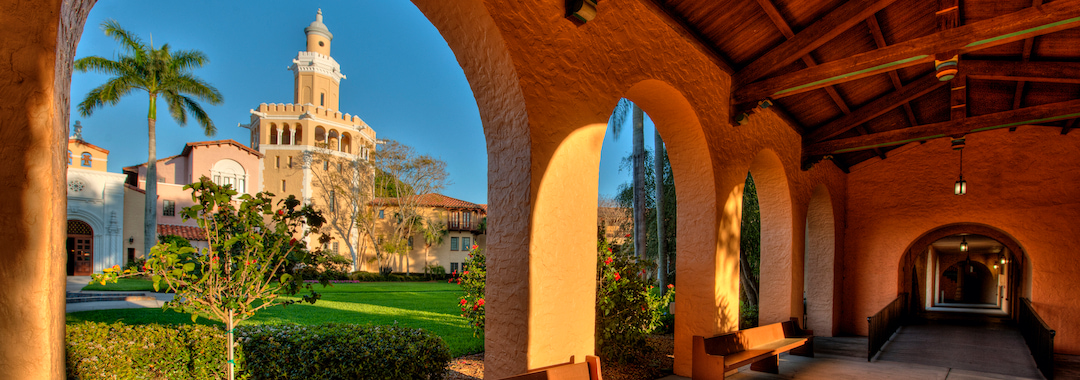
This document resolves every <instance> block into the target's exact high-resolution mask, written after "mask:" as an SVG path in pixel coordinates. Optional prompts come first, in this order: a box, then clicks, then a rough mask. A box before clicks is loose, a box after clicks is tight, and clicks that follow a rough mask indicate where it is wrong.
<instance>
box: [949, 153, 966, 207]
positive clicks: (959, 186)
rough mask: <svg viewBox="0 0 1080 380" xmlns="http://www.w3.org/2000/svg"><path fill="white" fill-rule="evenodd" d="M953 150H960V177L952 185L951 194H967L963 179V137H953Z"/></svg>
mask: <svg viewBox="0 0 1080 380" xmlns="http://www.w3.org/2000/svg"><path fill="white" fill-rule="evenodd" d="M952 147H953V150H959V151H960V179H959V180H957V181H956V184H955V185H954V186H953V194H956V195H964V194H967V181H965V180H964V139H953V141H952Z"/></svg>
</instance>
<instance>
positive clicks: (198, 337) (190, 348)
mask: <svg viewBox="0 0 1080 380" xmlns="http://www.w3.org/2000/svg"><path fill="white" fill-rule="evenodd" d="M65 344H66V349H65V352H66V357H67V365H66V367H67V377H68V378H69V379H83V380H91V379H117V378H119V379H199V380H201V379H220V378H222V377H223V374H224V372H225V366H226V362H225V331H224V330H223V329H221V328H220V327H216V326H202V325H182V326H169V325H156V324H155V325H141V326H131V325H125V324H123V323H120V322H117V323H113V324H105V323H95V322H84V323H76V324H69V325H68V326H67V339H65ZM242 356H243V355H239V356H238V358H237V363H238V364H240V365H243V360H242V359H241V358H242ZM241 378H243V376H241Z"/></svg>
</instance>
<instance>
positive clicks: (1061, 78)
mask: <svg viewBox="0 0 1080 380" xmlns="http://www.w3.org/2000/svg"><path fill="white" fill-rule="evenodd" d="M963 67H964V69H965V70H967V75H968V77H970V78H977V79H989V80H1005V81H1024V82H1044V83H1071V84H1080V62H1031V61H1028V62H1009V61H970V60H966V61H964V62H963ZM1017 108H1018V107H1017Z"/></svg>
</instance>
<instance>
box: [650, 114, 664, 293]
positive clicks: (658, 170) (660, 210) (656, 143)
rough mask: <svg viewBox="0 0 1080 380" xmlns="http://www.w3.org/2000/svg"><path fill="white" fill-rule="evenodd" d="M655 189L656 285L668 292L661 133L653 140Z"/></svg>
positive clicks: (657, 132) (662, 141)
mask: <svg viewBox="0 0 1080 380" xmlns="http://www.w3.org/2000/svg"><path fill="white" fill-rule="evenodd" d="M653 174H654V177H655V179H654V180H653V187H654V188H656V283H657V284H659V285H660V292H661V294H663V292H665V291H667V250H666V249H665V248H666V247H665V246H664V236H665V235H664V140H663V139H661V138H660V131H656V135H655V136H654V138H653Z"/></svg>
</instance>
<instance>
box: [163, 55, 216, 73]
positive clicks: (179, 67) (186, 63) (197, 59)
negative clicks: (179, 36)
mask: <svg viewBox="0 0 1080 380" xmlns="http://www.w3.org/2000/svg"><path fill="white" fill-rule="evenodd" d="M207 62H210V58H207V56H206V54H204V53H203V52H201V51H198V50H180V51H177V52H175V53H173V54H172V61H171V62H170V65H171V66H172V68H173V69H174V70H176V71H179V72H185V71H188V70H192V69H197V68H200V67H202V66H203V65H205V64H206V63H207Z"/></svg>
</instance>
